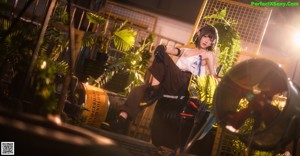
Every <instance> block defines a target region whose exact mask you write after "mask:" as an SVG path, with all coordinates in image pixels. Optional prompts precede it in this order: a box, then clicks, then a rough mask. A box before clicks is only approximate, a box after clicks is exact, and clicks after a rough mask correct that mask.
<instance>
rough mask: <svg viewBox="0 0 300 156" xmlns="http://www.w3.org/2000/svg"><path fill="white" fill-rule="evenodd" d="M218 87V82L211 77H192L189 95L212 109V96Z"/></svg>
mask: <svg viewBox="0 0 300 156" xmlns="http://www.w3.org/2000/svg"><path fill="white" fill-rule="evenodd" d="M217 85H218V80H217V79H216V78H215V77H213V76H211V75H201V76H192V77H191V80H190V85H189V93H190V94H191V95H192V96H196V97H197V98H198V99H199V100H200V101H201V102H202V103H205V104H207V105H208V108H209V109H211V108H212V102H213V96H214V93H215V89H216V87H217Z"/></svg>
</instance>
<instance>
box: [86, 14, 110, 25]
mask: <svg viewBox="0 0 300 156" xmlns="http://www.w3.org/2000/svg"><path fill="white" fill-rule="evenodd" d="M86 17H87V18H88V20H89V21H90V22H91V23H94V24H100V23H105V22H106V19H105V18H103V17H101V16H99V15H96V14H93V13H91V12H88V13H86Z"/></svg>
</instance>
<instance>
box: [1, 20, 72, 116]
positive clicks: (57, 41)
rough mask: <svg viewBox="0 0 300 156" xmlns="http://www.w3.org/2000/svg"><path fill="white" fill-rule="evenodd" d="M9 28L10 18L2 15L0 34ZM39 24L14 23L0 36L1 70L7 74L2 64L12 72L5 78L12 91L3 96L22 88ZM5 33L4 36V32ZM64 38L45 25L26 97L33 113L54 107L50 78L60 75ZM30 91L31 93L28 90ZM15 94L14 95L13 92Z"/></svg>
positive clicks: (43, 111)
mask: <svg viewBox="0 0 300 156" xmlns="http://www.w3.org/2000/svg"><path fill="white" fill-rule="evenodd" d="M10 27H11V21H10V20H7V19H5V18H1V19H0V33H1V34H4V33H7V30H8V28H10ZM39 31H40V27H39V26H34V25H30V24H28V23H22V22H18V23H17V24H16V25H14V26H13V29H11V30H10V32H9V34H8V35H6V37H5V38H1V43H0V47H1V49H2V50H3V51H2V53H1V55H0V59H1V62H2V64H1V72H2V74H3V75H7V74H8V71H6V70H5V68H6V66H7V65H9V66H10V67H11V71H10V72H13V74H10V77H9V78H8V77H6V79H9V80H10V81H9V82H10V84H9V85H11V86H13V87H11V88H12V90H9V91H7V94H6V96H8V97H10V96H14V97H18V95H19V94H20V91H21V89H20V88H22V87H23V81H24V77H25V75H26V72H27V70H28V67H29V65H30V62H31V60H32V54H33V51H34V48H35V45H36V44H37V37H38V32H39ZM4 36H5V35H4ZM67 44H68V41H66V40H65V34H61V33H60V32H59V31H58V30H56V29H54V28H49V29H48V30H47V32H46V35H45V39H44V42H43V43H42V45H41V48H40V51H39V56H38V58H37V64H36V66H35V68H34V72H33V78H32V80H31V81H30V84H29V85H30V89H29V91H27V93H28V92H29V94H30V96H34V98H31V100H32V101H31V102H33V105H34V106H33V108H34V109H35V110H31V112H33V113H38V114H47V113H51V112H54V110H55V107H56V101H57V100H56V98H57V97H56V96H55V90H54V81H55V76H56V75H57V74H64V73H65V72H66V70H67V68H68V65H67V63H66V62H64V61H59V60H58V58H59V56H60V55H61V53H62V52H63V51H64V49H65V47H66V45H67ZM30 92H31V93H30ZM13 94H17V95H13Z"/></svg>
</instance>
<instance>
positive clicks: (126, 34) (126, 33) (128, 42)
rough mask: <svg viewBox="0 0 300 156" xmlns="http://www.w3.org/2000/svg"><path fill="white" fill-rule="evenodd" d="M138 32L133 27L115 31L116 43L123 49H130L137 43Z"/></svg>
mask: <svg viewBox="0 0 300 156" xmlns="http://www.w3.org/2000/svg"><path fill="white" fill-rule="evenodd" d="M136 34H137V32H136V31H135V30H133V29H123V30H120V31H117V32H115V34H114V35H115V36H114V45H115V46H116V48H117V49H119V50H121V51H129V50H130V49H131V48H133V46H134V43H135V36H136Z"/></svg>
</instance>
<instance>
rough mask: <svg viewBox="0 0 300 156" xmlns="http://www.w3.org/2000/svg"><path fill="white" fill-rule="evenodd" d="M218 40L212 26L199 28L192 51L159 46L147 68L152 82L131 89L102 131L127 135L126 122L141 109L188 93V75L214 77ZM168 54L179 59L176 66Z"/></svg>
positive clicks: (103, 125)
mask: <svg viewBox="0 0 300 156" xmlns="http://www.w3.org/2000/svg"><path fill="white" fill-rule="evenodd" d="M217 41H218V32H217V30H216V28H214V27H212V26H209V25H207V26H205V27H203V28H201V29H200V30H199V31H197V33H196V34H195V36H194V43H195V48H180V49H179V48H171V47H166V46H163V45H159V46H158V47H157V48H156V49H155V52H154V53H155V58H154V61H153V63H152V65H151V66H150V68H149V71H150V73H151V74H152V76H153V79H152V81H151V83H149V84H144V85H141V86H138V87H136V88H134V89H133V90H132V91H131V92H130V94H129V95H128V97H127V100H126V102H125V104H124V105H122V106H121V108H120V114H119V116H118V117H117V118H116V119H115V120H113V121H112V122H110V123H104V124H102V128H104V129H107V130H110V131H114V132H117V133H123V134H125V133H126V129H127V125H128V123H129V122H128V121H129V120H132V119H134V118H135V117H136V115H137V114H138V113H139V111H141V110H142V109H143V107H144V106H148V105H151V104H152V103H154V102H155V101H156V100H157V99H159V98H160V97H162V95H163V94H168V95H174V96H179V95H181V94H182V93H183V92H184V91H187V86H188V85H187V84H188V83H189V80H190V77H191V74H194V75H202V74H205V73H206V72H205V69H206V67H207V69H208V71H209V74H211V75H213V76H216V72H215V68H214V63H213V62H214V61H213V53H212V51H213V50H214V48H215V46H216V45H217ZM169 55H175V56H178V57H179V59H178V61H177V63H176V64H175V63H174V61H173V60H172V59H171V58H170V56H169Z"/></svg>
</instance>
